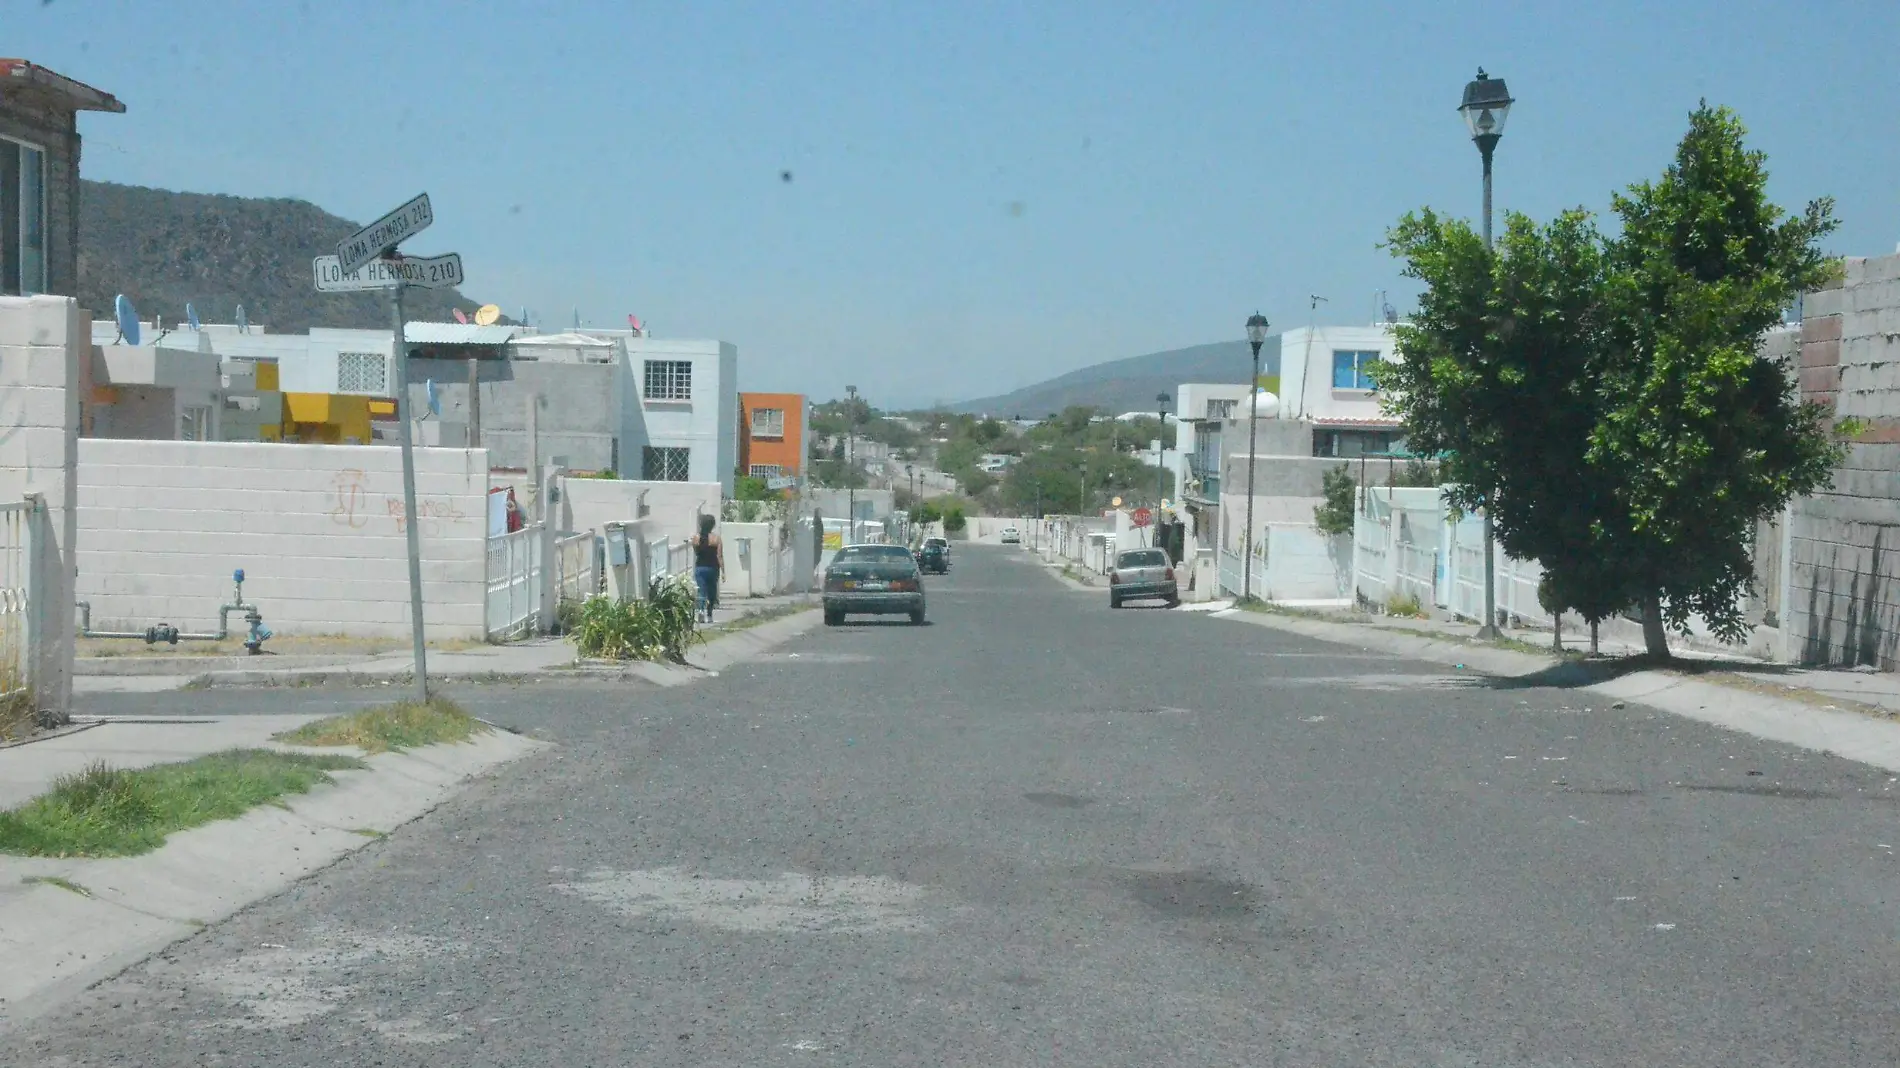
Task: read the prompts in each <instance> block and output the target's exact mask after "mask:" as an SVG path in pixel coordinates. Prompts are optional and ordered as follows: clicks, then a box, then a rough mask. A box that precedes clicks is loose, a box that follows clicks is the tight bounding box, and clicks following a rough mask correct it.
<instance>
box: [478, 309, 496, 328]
mask: <svg viewBox="0 0 1900 1068" xmlns="http://www.w3.org/2000/svg"><path fill="white" fill-rule="evenodd" d="M499 318H501V306H500V305H497V304H484V305H482V306H481V308H480V309H478V310H477V311H476V312H475V325H476V326H494V325H495V320H497V319H499Z"/></svg>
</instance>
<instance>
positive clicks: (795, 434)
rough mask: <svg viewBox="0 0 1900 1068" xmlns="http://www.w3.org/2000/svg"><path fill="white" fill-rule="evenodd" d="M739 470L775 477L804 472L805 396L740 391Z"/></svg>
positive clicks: (798, 475)
mask: <svg viewBox="0 0 1900 1068" xmlns="http://www.w3.org/2000/svg"><path fill="white" fill-rule="evenodd" d="M739 473H740V474H742V475H756V476H757V477H759V478H773V477H776V476H780V475H787V476H791V477H795V478H796V477H802V476H803V475H804V473H805V395H804V394H803V393H741V394H739Z"/></svg>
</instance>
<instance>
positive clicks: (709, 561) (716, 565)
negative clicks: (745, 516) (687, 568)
mask: <svg viewBox="0 0 1900 1068" xmlns="http://www.w3.org/2000/svg"><path fill="white" fill-rule="evenodd" d="M713 523H714V520H713V517H712V516H709V515H702V516H700V517H699V534H698V535H697V536H696V537H694V538H693V540H692V545H693V582H694V584H696V585H697V586H698V587H699V621H700V622H701V623H711V622H712V614H713V609H715V608H717V607H719V576H720V575H721V574H722V573H723V572H724V571H725V570H726V546H725V543H724V542H722V541H720V540H719V535H717V534H714V533H713Z"/></svg>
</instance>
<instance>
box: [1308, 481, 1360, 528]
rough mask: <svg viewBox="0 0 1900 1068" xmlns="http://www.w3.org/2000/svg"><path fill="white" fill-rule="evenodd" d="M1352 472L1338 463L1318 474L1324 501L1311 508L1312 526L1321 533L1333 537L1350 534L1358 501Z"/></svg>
mask: <svg viewBox="0 0 1900 1068" xmlns="http://www.w3.org/2000/svg"><path fill="white" fill-rule="evenodd" d="M1354 489H1355V483H1354V482H1353V479H1352V472H1351V471H1349V470H1347V469H1346V465H1345V464H1340V465H1339V466H1338V467H1335V468H1333V469H1332V470H1331V471H1328V472H1326V473H1325V474H1323V475H1321V476H1320V494H1321V496H1323V497H1324V498H1325V501H1324V503H1322V504H1320V505H1319V507H1317V508H1314V509H1313V527H1314V529H1316V530H1318V531H1319V532H1320V533H1321V534H1325V535H1327V536H1328V537H1334V536H1337V535H1340V534H1351V533H1352V524H1353V514H1354V512H1355V511H1356V510H1357V507H1358V502H1357V500H1356V497H1355V494H1354V492H1353V491H1354Z"/></svg>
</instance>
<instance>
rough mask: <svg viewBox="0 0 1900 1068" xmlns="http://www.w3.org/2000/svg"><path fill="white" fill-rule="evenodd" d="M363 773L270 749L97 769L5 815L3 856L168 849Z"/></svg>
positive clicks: (326, 759) (349, 763)
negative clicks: (193, 831)
mask: <svg viewBox="0 0 1900 1068" xmlns="http://www.w3.org/2000/svg"><path fill="white" fill-rule="evenodd" d="M363 766H364V765H363V762H362V761H360V760H357V759H356V758H354V757H346V756H333V755H329V754H321V755H313V754H308V753H279V752H276V751H273V750H268V749H232V750H229V751H227V752H223V753H212V754H210V755H208V756H201V757H198V758H197V759H195V760H187V761H184V762H182V763H177V764H155V765H153V766H151V767H149V768H136V769H130V770H128V769H125V768H114V767H109V766H108V765H106V764H105V763H104V762H99V763H95V764H93V765H91V766H89V767H87V768H86V769H85V770H84V771H81V772H78V773H77V774H72V775H62V776H60V777H59V778H57V779H55V780H54V781H53V788H52V789H51V790H48V791H47V792H46V793H44V794H41V795H40V796H38V797H36V798H34V799H33V800H31V801H28V802H27V803H26V804H24V805H21V806H20V807H18V808H12V809H7V810H6V811H4V812H0V853H17V854H24V855H26V856H33V857H129V856H137V855H138V854H140V853H148V852H150V851H152V850H154V849H157V848H158V847H159V846H160V845H163V844H164V842H165V836H166V835H169V834H171V833H172V832H173V831H182V830H186V829H188V828H191V827H197V826H201V825H203V824H206V823H211V822H213V821H215V820H223V819H230V818H232V817H233V816H241V815H243V814H244V813H245V812H247V811H249V810H250V809H252V808H254V807H255V806H257V805H261V804H265V803H267V802H271V801H276V800H278V799H279V798H282V797H283V796H285V795H287V794H301V793H305V792H308V791H309V789H310V788H311V787H313V786H316V785H318V784H320V783H327V782H331V781H333V780H332V779H331V778H330V774H329V773H330V772H332V771H338V770H342V769H345V768H360V767H363Z"/></svg>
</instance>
